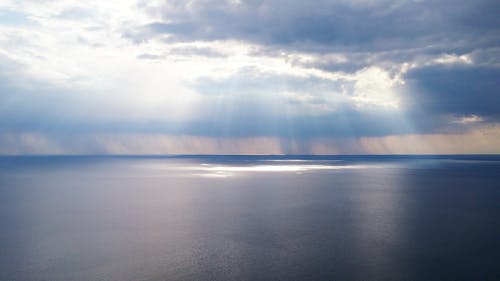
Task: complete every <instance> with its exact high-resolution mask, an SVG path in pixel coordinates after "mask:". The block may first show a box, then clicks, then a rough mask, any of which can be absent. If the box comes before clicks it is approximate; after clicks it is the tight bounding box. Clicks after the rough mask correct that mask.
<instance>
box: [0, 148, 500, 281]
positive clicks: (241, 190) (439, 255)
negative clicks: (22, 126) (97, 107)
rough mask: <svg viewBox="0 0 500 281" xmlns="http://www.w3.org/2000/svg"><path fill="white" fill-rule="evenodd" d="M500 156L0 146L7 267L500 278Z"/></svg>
mask: <svg viewBox="0 0 500 281" xmlns="http://www.w3.org/2000/svg"><path fill="white" fill-rule="evenodd" d="M499 216H500V156H488V155H482V156H460V155H456V156H176V157H146V156H141V157H133V156H130V157H110V156H31V157H28V156H24V157H15V156H12V157H10V156H5V157H0V280H65V281H70V280H120V281H121V280H500V218H499Z"/></svg>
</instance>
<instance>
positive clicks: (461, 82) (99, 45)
mask: <svg viewBox="0 0 500 281" xmlns="http://www.w3.org/2000/svg"><path fill="white" fill-rule="evenodd" d="M499 14H500V4H499V3H498V1H495V0H476V1H455V0H433V1H427V0H350V1H347V0H317V1H295V0H287V1H285V0H269V1H264V0H248V1H245V0H220V1H217V0H210V1H209V0H191V1H180V0H164V1H158V0H155V1H145V0H119V1H92V0H89V1H77V0H22V1H19V0H0V154H468V153H500V90H499V89H500V17H499V16H498V15H499Z"/></svg>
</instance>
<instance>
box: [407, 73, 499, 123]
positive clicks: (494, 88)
mask: <svg viewBox="0 0 500 281" xmlns="http://www.w3.org/2000/svg"><path fill="white" fill-rule="evenodd" d="M406 78H407V80H408V81H409V82H410V83H411V84H412V85H413V90H414V96H413V97H412V102H413V103H414V107H416V108H425V110H427V111H429V112H431V113H432V112H434V113H443V114H446V113H448V114H455V115H467V114H477V115H481V116H485V117H491V118H495V119H497V120H496V121H500V108H499V105H500V79H499V78H500V69H499V68H495V67H473V66H453V67H452V66H433V67H425V68H419V69H416V70H414V71H411V72H409V73H408V74H407V77H406Z"/></svg>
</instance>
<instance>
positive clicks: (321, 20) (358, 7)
mask: <svg viewBox="0 0 500 281" xmlns="http://www.w3.org/2000/svg"><path fill="white" fill-rule="evenodd" d="M181 2H182V3H181ZM181 2H177V1H167V3H168V4H165V5H163V6H160V7H148V6H145V7H143V9H146V10H149V11H150V12H151V13H158V11H160V13H161V15H162V16H163V18H164V19H165V21H158V22H154V23H150V24H148V25H146V26H144V27H142V29H143V30H142V32H139V33H138V35H137V36H140V35H142V36H145V35H146V34H147V35H148V36H154V35H157V34H169V35H171V40H177V41H191V40H193V39H196V40H217V39H239V40H247V41H252V42H257V43H260V44H264V45H269V44H272V45H281V46H286V47H287V48H290V47H300V48H306V49H310V50H318V51H328V50H331V48H332V47H335V48H336V49H338V50H367V51H381V50H391V49H400V48H412V47H415V46H427V45H436V44H442V45H447V47H446V49H448V50H450V49H452V48H453V49H454V50H455V51H456V52H468V51H471V49H474V48H475V46H476V44H477V41H475V42H471V41H470V40H469V39H472V38H474V39H476V40H477V39H478V38H480V41H482V42H480V44H482V45H490V46H491V45H498V42H499V41H498V40H499V38H498V31H499V26H500V19H499V17H498V14H499V13H500V5H498V3H497V1H492V0H479V1H461V2H457V1H452V0H438V1H399V0H398V1H396V0H392V1H391V0H386V1H331V0H330V1H329V0H321V1H294V2H291V1H285V0H275V1H262V0H254V1H251V0H250V1H241V4H232V3H231V1H215V2H214V1H191V2H190V4H189V5H185V2H184V1H181Z"/></svg>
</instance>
